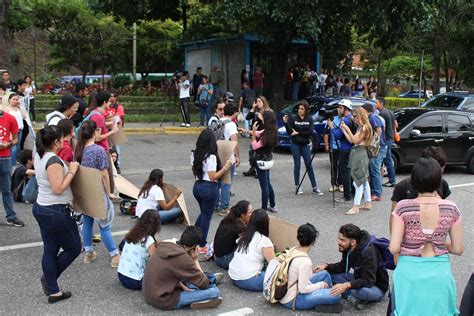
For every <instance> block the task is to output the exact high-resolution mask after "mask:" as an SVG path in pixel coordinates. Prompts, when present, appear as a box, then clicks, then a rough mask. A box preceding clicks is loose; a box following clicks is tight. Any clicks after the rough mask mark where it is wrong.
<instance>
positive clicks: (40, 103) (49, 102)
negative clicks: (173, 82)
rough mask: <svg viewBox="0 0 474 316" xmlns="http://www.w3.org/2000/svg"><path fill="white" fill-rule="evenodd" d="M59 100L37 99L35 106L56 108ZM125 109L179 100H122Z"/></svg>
mask: <svg viewBox="0 0 474 316" xmlns="http://www.w3.org/2000/svg"><path fill="white" fill-rule="evenodd" d="M58 103H59V101H56V100H36V103H35V106H36V107H37V108H42V109H54V108H55V107H56V106H57V105H58ZM121 104H123V106H124V108H125V111H127V109H133V108H163V107H169V106H173V105H175V104H178V100H169V101H160V102H130V101H127V102H121Z"/></svg>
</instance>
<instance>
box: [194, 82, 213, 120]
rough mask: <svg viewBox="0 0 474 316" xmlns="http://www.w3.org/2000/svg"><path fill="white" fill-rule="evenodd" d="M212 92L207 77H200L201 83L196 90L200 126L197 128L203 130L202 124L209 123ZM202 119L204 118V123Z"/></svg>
mask: <svg viewBox="0 0 474 316" xmlns="http://www.w3.org/2000/svg"><path fill="white" fill-rule="evenodd" d="M213 92H214V91H213V87H212V84H211V83H209V82H208V78H207V76H206V75H202V83H201V84H200V85H199V88H198V90H197V94H198V96H199V103H200V107H199V110H200V115H201V125H200V126H199V127H201V128H204V122H209V119H210V118H211V106H212V104H211V99H212V93H213ZM204 117H205V118H206V121H204Z"/></svg>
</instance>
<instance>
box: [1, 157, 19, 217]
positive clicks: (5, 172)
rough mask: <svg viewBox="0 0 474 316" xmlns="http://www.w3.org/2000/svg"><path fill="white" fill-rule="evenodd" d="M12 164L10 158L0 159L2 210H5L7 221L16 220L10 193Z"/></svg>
mask: <svg viewBox="0 0 474 316" xmlns="http://www.w3.org/2000/svg"><path fill="white" fill-rule="evenodd" d="M11 169H12V162H11V160H10V157H2V158H0V187H1V189H2V201H3V208H4V209H5V213H6V218H7V220H14V219H15V218H16V213H15V209H14V208H13V193H12V188H11V187H12V173H11Z"/></svg>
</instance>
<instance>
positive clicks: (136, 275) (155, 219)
mask: <svg viewBox="0 0 474 316" xmlns="http://www.w3.org/2000/svg"><path fill="white" fill-rule="evenodd" d="M160 229H161V223H160V214H158V213H157V212H156V211H155V210H154V209H151V210H146V211H145V213H143V215H142V217H140V218H139V219H138V221H137V222H136V223H135V226H133V228H132V229H130V231H129V232H128V233H127V235H126V236H125V239H124V241H125V243H124V246H123V250H122V255H121V258H120V263H119V266H118V270H117V273H118V279H119V281H120V283H122V285H123V286H125V287H126V288H127V289H130V290H141V289H142V279H143V275H144V274H145V267H146V264H147V262H148V259H149V258H150V256H151V255H152V254H153V253H154V252H155V250H156V239H155V235H156V234H158V233H159V232H160Z"/></svg>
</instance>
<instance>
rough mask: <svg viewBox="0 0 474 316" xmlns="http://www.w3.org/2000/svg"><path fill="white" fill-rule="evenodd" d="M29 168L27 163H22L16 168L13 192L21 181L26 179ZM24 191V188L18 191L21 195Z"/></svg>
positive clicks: (13, 178)
mask: <svg viewBox="0 0 474 316" xmlns="http://www.w3.org/2000/svg"><path fill="white" fill-rule="evenodd" d="M27 170H28V168H27V167H26V166H25V165H21V164H20V165H19V166H18V167H17V168H16V169H15V171H14V172H13V177H12V187H11V189H12V192H13V190H14V189H15V188H16V187H17V186H18V185H19V184H20V182H21V181H22V180H23V179H25V176H26V171H27ZM27 181H28V179H27ZM22 192H23V188H20V189H19V191H18V193H19V196H21V194H22Z"/></svg>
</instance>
